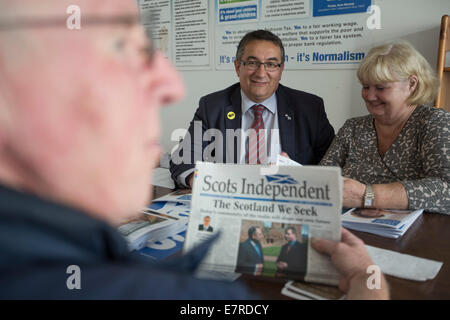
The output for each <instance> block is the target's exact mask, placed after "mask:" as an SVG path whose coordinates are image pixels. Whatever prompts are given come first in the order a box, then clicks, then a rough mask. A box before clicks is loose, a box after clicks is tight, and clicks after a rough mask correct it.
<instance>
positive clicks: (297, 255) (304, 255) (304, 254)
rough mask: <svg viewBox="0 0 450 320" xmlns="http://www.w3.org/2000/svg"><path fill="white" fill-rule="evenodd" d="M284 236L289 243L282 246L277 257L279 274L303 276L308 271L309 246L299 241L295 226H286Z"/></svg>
mask: <svg viewBox="0 0 450 320" xmlns="http://www.w3.org/2000/svg"><path fill="white" fill-rule="evenodd" d="M284 238H285V239H286V241H287V243H286V244H285V245H283V246H282V247H281V252H280V255H279V256H278V259H277V275H278V276H292V277H295V278H301V277H304V276H305V273H306V263H307V261H308V246H307V244H306V243H300V242H298V241H297V232H296V230H295V228H294V227H288V228H286V230H285V232H284Z"/></svg>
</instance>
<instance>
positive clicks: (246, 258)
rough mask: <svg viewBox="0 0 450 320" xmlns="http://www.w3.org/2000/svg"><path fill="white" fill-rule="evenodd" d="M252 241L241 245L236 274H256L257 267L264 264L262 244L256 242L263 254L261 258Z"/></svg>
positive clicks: (248, 240)
mask: <svg viewBox="0 0 450 320" xmlns="http://www.w3.org/2000/svg"><path fill="white" fill-rule="evenodd" d="M250 241H251V240H250V239H247V240H245V241H244V242H241V243H240V244H239V252H238V260H237V263H236V272H242V273H250V274H253V273H254V272H255V265H256V264H258V263H264V256H263V251H262V246H261V243H260V242H259V241H256V242H255V243H256V245H257V246H258V248H259V250H260V252H261V256H259V255H258V253H257V252H256V250H255V248H254V247H253V245H252V244H251V242H250Z"/></svg>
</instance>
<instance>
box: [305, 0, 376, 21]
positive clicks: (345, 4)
mask: <svg viewBox="0 0 450 320" xmlns="http://www.w3.org/2000/svg"><path fill="white" fill-rule="evenodd" d="M370 5H371V0H313V16H314V17H320V16H330V15H337V14H346V13H357V12H366V11H367V8H368V7H369V6H370Z"/></svg>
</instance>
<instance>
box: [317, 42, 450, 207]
mask: <svg viewBox="0 0 450 320" xmlns="http://www.w3.org/2000/svg"><path fill="white" fill-rule="evenodd" d="M357 75H358V79H359V81H360V82H361V84H362V90H361V95H362V98H363V100H364V102H365V104H366V107H367V110H368V111H369V115H367V116H363V117H357V118H353V119H350V120H348V121H347V122H346V123H345V124H344V126H343V127H342V128H341V129H340V130H339V132H338V134H337V135H336V137H335V139H334V141H333V143H332V145H331V146H330V148H329V150H328V151H327V153H326V154H325V156H324V158H323V159H322V161H321V162H320V164H321V165H326V166H340V167H341V168H342V174H343V176H344V177H345V179H344V206H345V207H368V208H391V209H419V208H423V209H425V210H426V211H430V212H439V213H447V214H450V113H449V112H447V111H445V110H442V109H437V108H434V107H432V106H427V104H430V103H432V102H433V101H434V99H435V97H436V95H437V92H438V88H439V82H438V80H437V78H436V77H435V75H434V72H433V71H432V69H431V67H430V65H429V64H428V62H427V61H426V60H425V59H424V57H423V56H422V55H421V54H420V53H419V52H418V51H417V50H416V49H414V48H413V47H412V46H411V45H410V44H408V43H407V42H404V41H398V42H395V43H390V44H385V45H381V46H378V47H375V48H373V49H371V50H370V51H369V52H368V54H367V56H366V57H365V58H364V59H363V61H362V62H361V64H360V66H359V68H358V71H357Z"/></svg>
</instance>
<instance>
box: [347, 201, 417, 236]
mask: <svg viewBox="0 0 450 320" xmlns="http://www.w3.org/2000/svg"><path fill="white" fill-rule="evenodd" d="M422 212H423V209H420V210H415V211H414V210H393V209H362V208H353V209H350V210H348V211H347V212H344V213H343V215H342V226H343V227H345V228H348V229H352V230H356V231H363V232H368V233H373V234H377V235H379V236H382V237H387V238H394V239H395V238H398V237H400V236H402V235H403V234H404V233H405V232H406V230H408V228H409V227H410V226H411V225H412V224H413V223H414V221H416V220H417V218H418V217H419V216H420V215H421V214H422Z"/></svg>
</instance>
